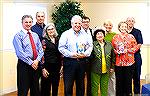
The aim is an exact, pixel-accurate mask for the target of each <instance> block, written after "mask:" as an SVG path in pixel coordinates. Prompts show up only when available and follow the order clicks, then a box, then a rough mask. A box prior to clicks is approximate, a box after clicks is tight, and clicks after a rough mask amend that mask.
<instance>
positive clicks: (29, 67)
mask: <svg viewBox="0 0 150 96" xmlns="http://www.w3.org/2000/svg"><path fill="white" fill-rule="evenodd" d="M32 22H33V18H32V16H31V15H24V16H23V17H22V30H21V31H20V32H18V33H16V35H15V36H14V39H13V45H14V48H15V51H16V55H17V57H18V63H17V87H18V96H27V94H28V90H29V89H30V96H40V94H39V81H38V65H39V61H40V60H41V58H42V56H43V55H44V52H43V49H42V45H41V42H40V39H39V37H38V35H37V34H36V33H34V32H32V31H31V30H30V29H31V26H32ZM29 34H31V35H32V37H33V42H34V45H35V48H36V53H37V55H36V58H35V59H33V58H34V56H33V55H34V53H33V51H32V50H33V46H32V45H33V44H32V45H31V42H30V38H29Z"/></svg>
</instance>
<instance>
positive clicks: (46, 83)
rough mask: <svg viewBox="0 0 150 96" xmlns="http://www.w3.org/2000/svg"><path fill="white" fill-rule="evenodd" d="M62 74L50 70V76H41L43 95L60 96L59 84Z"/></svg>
mask: <svg viewBox="0 0 150 96" xmlns="http://www.w3.org/2000/svg"><path fill="white" fill-rule="evenodd" d="M59 80H60V74H59V72H50V71H49V76H48V78H45V77H43V76H42V78H41V96H51V93H50V92H51V87H52V96H58V86H59Z"/></svg>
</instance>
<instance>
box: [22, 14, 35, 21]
mask: <svg viewBox="0 0 150 96" xmlns="http://www.w3.org/2000/svg"><path fill="white" fill-rule="evenodd" d="M25 18H31V19H32V22H33V18H32V16H31V15H23V16H22V19H21V22H22V23H23V20H24V19H25Z"/></svg>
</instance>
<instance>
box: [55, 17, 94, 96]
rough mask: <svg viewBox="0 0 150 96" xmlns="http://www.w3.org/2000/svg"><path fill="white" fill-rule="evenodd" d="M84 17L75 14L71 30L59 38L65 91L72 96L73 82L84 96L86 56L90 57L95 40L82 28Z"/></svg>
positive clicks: (77, 90) (77, 93)
mask: <svg viewBox="0 0 150 96" xmlns="http://www.w3.org/2000/svg"><path fill="white" fill-rule="evenodd" d="M81 23H82V18H81V17H80V16H79V15H75V16H73V17H72V19H71V26H72V28H70V29H69V30H67V31H65V32H63V33H62V35H61V37H60V40H59V46H58V49H59V51H60V52H61V53H62V54H63V55H64V65H63V68H64V69H63V72H64V91H65V92H64V93H65V96H72V93H73V92H72V91H73V84H74V81H75V84H76V96H84V92H85V91H84V76H85V68H86V57H89V56H90V54H91V52H92V49H93V44H92V43H93V42H92V39H89V36H88V35H87V33H85V31H82V30H81Z"/></svg>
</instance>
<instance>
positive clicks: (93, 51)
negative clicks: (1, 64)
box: [13, 12, 143, 96]
mask: <svg viewBox="0 0 150 96" xmlns="http://www.w3.org/2000/svg"><path fill="white" fill-rule="evenodd" d="M44 19H45V13H44V12H37V13H36V20H37V22H36V24H35V25H33V26H32V23H33V18H32V16H31V15H24V16H23V17H22V29H21V31H20V32H18V33H17V34H16V35H15V36H14V39H13V45H14V48H15V51H16V55H17V57H18V63H17V88H18V94H17V95H18V96H27V94H28V91H29V89H30V96H51V89H52V96H58V87H59V80H60V70H61V67H62V66H63V81H64V95H65V96H72V95H73V85H74V82H75V84H76V96H84V95H85V88H86V95H87V96H98V94H99V92H98V90H99V88H100V94H101V95H100V96H132V80H133V84H134V94H140V74H141V65H142V59H141V54H140V47H141V45H142V44H143V39H142V34H141V31H140V30H138V29H136V28H134V23H135V19H134V18H133V17H129V18H127V20H126V21H124V22H120V23H119V24H118V30H119V31H120V33H118V34H117V33H115V32H112V28H113V24H112V22H111V20H106V21H105V22H104V24H103V26H104V27H105V30H104V29H102V28H95V29H94V31H93V30H92V29H91V28H90V27H89V23H90V18H89V17H86V16H84V17H82V18H81V17H80V16H79V15H74V16H73V17H72V18H71V28H70V29H68V30H66V31H65V32H63V33H62V34H61V36H60V37H59V35H58V34H57V31H56V28H55V25H54V23H48V24H47V25H46V24H44ZM61 71H62V70H61ZM85 77H86V79H87V85H86V87H85ZM99 86H100V87H99Z"/></svg>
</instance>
